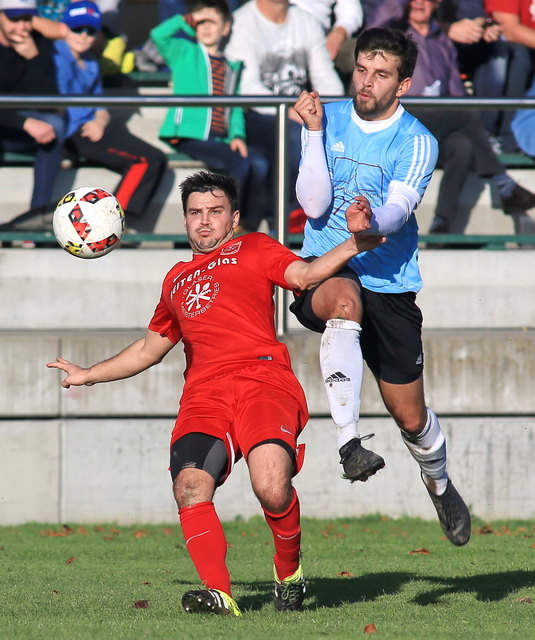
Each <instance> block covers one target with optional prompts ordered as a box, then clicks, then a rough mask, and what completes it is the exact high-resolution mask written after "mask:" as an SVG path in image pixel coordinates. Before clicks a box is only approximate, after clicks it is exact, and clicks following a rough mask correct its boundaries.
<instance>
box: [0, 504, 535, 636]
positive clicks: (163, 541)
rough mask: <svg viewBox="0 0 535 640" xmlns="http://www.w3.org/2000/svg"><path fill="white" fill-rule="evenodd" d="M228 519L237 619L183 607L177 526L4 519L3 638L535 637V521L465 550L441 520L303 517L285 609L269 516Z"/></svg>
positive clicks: (483, 529) (0, 540)
mask: <svg viewBox="0 0 535 640" xmlns="http://www.w3.org/2000/svg"><path fill="white" fill-rule="evenodd" d="M225 528H226V531H227V535H228V542H229V552H228V563H229V567H230V570H231V573H232V576H233V580H234V595H235V598H236V599H237V600H238V602H239V604H240V607H241V609H242V611H243V612H244V615H243V617H242V618H239V619H235V618H232V619H230V618H222V617H218V616H195V615H187V614H185V613H184V612H183V610H182V608H181V606H180V597H181V595H182V593H183V592H184V591H185V590H187V589H189V588H192V587H193V588H195V587H196V586H198V581H197V577H196V573H195V571H194V569H193V567H192V565H191V562H190V560H189V558H188V557H187V554H186V552H185V549H184V544H183V540H182V537H181V535H180V531H179V528H178V526H175V527H168V526H166V525H161V526H137V527H133V526H117V525H109V524H107V525H103V526H94V525H85V526H83V527H82V526H79V525H73V524H71V525H70V527H65V526H64V527H61V526H51V525H39V524H33V525H24V526H17V527H0V638H2V640H12V639H16V640H19V639H20V640H32V639H38V638H39V639H42V638H46V639H48V638H50V639H53V640H61V639H63V638H65V639H67V638H69V639H70V640H77V639H84V640H85V639H87V640H95V639H97V640H98V639H101V638H103V639H104V638H106V639H108V638H109V639H113V640H121V639H125V640H126V639H128V640H133V639H138V638H147V639H150V640H153V639H159V638H162V639H163V638H165V639H168V638H175V639H178V640H189V639H191V640H203V639H209V640H218V639H221V640H223V639H224V640H234V639H236V638H238V639H244V640H245V639H247V640H250V639H254V640H261V639H264V638H265V639H268V638H269V639H270V640H279V639H281V640H285V639H287V638H288V639H291V640H300V639H306V640H311V639H315V638H340V639H344V640H345V639H351V638H359V637H362V636H366V634H365V633H364V628H365V627H366V625H371V624H373V625H375V628H376V633H375V634H374V635H373V637H374V638H377V639H378V640H379V639H395V640H405V639H407V640H409V639H411V640H419V639H429V640H441V639H442V638H460V639H463V640H464V639H465V638H469V639H470V640H472V639H479V638H481V639H483V638H484V639H485V640H490V639H493V638H499V639H500V640H503V639H505V638H519V639H522V640H523V639H526V640H532V639H534V638H535V569H534V566H535V522H511V521H508V522H502V523H492V524H490V525H489V524H487V525H484V526H483V523H481V522H476V523H475V527H474V534H473V537H472V540H471V541H470V543H469V544H468V545H467V546H466V547H462V548H456V547H454V546H452V545H451V544H450V543H449V542H447V541H446V540H445V539H444V537H443V536H442V532H441V530H440V528H439V526H438V524H437V523H436V522H422V521H420V520H415V519H398V520H392V519H388V518H384V517H380V516H375V517H367V518H361V519H343V520H333V521H320V520H304V522H303V566H304V569H305V573H306V575H307V578H308V594H309V595H308V598H307V599H306V600H305V606H304V609H303V611H301V612H294V613H287V614H280V613H276V612H275V611H274V609H273V606H272V604H271V589H272V582H271V575H272V573H271V572H272V564H271V560H272V554H273V549H272V542H271V538H270V534H269V531H268V529H267V526H266V525H265V523H264V521H263V520H262V519H261V518H254V519H252V520H250V521H247V522H242V521H236V522H231V523H227V524H226V525H225ZM138 601H146V603H147V605H148V606H147V607H146V608H139V607H136V606H135V603H136V602H138Z"/></svg>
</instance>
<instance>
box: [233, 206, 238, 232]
mask: <svg viewBox="0 0 535 640" xmlns="http://www.w3.org/2000/svg"><path fill="white" fill-rule="evenodd" d="M239 224H240V210H239V209H236V211H234V213H233V214H232V228H233V229H235V228H236V227H237V226H238V225H239Z"/></svg>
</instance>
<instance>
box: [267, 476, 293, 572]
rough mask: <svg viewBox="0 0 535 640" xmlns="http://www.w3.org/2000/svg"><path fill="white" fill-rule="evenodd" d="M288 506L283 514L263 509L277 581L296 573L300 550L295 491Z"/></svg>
mask: <svg viewBox="0 0 535 640" xmlns="http://www.w3.org/2000/svg"><path fill="white" fill-rule="evenodd" d="M292 491H293V498H292V501H291V502H290V506H289V507H288V508H287V509H286V511H285V512H284V513H277V514H273V513H269V512H268V511H266V510H265V509H264V517H265V518H266V522H267V523H268V525H269V528H270V529H271V531H272V533H273V543H274V545H275V556H274V558H273V562H274V563H275V570H276V571H277V576H278V577H279V580H284V578H287V577H288V576H291V575H292V573H295V572H296V571H297V567H298V566H299V551H300V549H301V524H300V513H301V512H300V509H299V498H298V497H297V492H296V490H295V489H292Z"/></svg>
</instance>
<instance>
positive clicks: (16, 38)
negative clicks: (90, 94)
mask: <svg viewBox="0 0 535 640" xmlns="http://www.w3.org/2000/svg"><path fill="white" fill-rule="evenodd" d="M36 16H37V3H36V0H0V69H1V70H2V71H1V73H0V94H4V95H37V94H41V95H42V94H45V95H56V94H57V92H58V91H57V85H56V78H55V72H54V62H53V56H52V43H51V42H50V41H49V40H48V39H47V38H45V37H44V36H43V34H42V33H40V32H39V31H37V30H36V29H35V24H34V20H36V19H37V18H36ZM43 20H44V19H40V21H41V22H42V21H43ZM49 22H50V21H48V20H45V21H44V23H43V24H44V25H45V26H46V24H47V23H49ZM64 135H65V121H64V118H63V115H62V112H61V111H54V110H35V109H0V153H2V152H4V151H17V152H21V151H32V152H33V151H35V163H34V175H33V177H34V184H33V192H32V196H31V203H30V206H31V207H32V211H34V213H35V212H39V211H41V210H44V209H46V207H47V206H48V205H49V203H50V201H51V199H52V189H53V184H54V178H55V176H56V174H57V172H58V170H59V167H60V163H61V158H62V154H63V139H64Z"/></svg>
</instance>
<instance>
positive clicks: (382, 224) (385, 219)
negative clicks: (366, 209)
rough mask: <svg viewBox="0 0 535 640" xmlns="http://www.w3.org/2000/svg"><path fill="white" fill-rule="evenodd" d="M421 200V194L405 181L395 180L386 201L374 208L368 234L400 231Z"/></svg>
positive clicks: (384, 234) (383, 234)
mask: <svg viewBox="0 0 535 640" xmlns="http://www.w3.org/2000/svg"><path fill="white" fill-rule="evenodd" d="M419 202H420V194H419V193H418V192H417V191H416V189H413V188H412V187H409V186H407V185H406V184H404V183H403V182H398V181H395V180H393V181H392V182H391V183H390V185H389V186H388V193H387V196H386V203H385V204H384V205H383V206H382V207H376V208H374V209H372V218H371V221H370V222H371V229H368V231H365V232H364V233H365V234H367V235H382V236H388V235H390V234H392V233H396V231H399V230H400V229H401V227H402V226H403V225H404V224H405V223H406V222H407V220H408V219H409V217H410V215H411V213H412V212H413V211H414V209H415V208H416V206H417V205H418V203H419Z"/></svg>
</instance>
